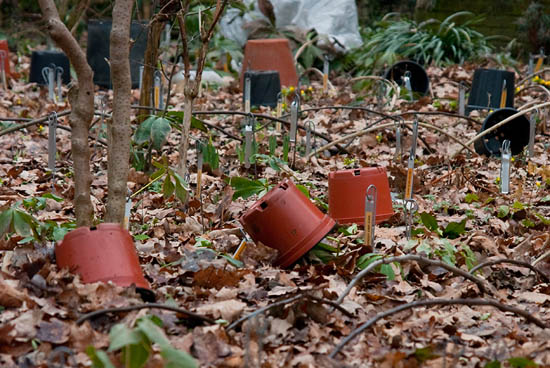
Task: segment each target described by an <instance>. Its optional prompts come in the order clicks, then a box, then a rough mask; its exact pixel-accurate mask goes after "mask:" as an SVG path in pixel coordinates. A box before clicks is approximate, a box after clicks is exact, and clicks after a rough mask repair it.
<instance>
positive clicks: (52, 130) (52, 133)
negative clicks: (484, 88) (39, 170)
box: [48, 111, 57, 188]
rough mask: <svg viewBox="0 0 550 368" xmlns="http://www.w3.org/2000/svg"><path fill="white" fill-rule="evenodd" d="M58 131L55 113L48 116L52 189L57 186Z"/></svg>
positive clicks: (49, 166) (49, 164) (49, 167)
mask: <svg viewBox="0 0 550 368" xmlns="http://www.w3.org/2000/svg"><path fill="white" fill-rule="evenodd" d="M56 129H57V112H55V111H53V112H51V113H50V115H49V116H48V170H49V171H50V172H51V173H52V188H53V187H54V184H55V156H56V153H57V147H56V142H55V141H56Z"/></svg>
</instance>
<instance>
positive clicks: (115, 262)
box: [55, 224, 150, 295]
mask: <svg viewBox="0 0 550 368" xmlns="http://www.w3.org/2000/svg"><path fill="white" fill-rule="evenodd" d="M55 257H56V260H57V265H58V266H59V267H60V268H64V267H68V268H69V269H71V270H72V271H74V272H76V273H78V274H79V275H80V277H81V278H82V282H85V283H91V282H97V281H102V282H107V281H112V282H113V283H114V284H116V285H118V286H130V285H132V284H135V285H136V287H137V288H142V289H146V290H149V289H150V286H149V283H148V282H147V280H145V278H144V277H143V272H142V270H141V267H140V264H139V259H138V256H137V253H136V250H135V248H134V242H133V240H132V236H131V235H130V233H129V232H128V230H125V229H123V228H122V227H121V226H120V225H119V224H100V225H99V226H97V229H90V228H87V227H79V228H78V229H76V230H73V231H71V232H70V233H68V234H67V235H65V238H63V241H61V242H60V243H59V244H57V246H56V247H55ZM142 295H143V294H142Z"/></svg>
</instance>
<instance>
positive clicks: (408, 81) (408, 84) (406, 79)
mask: <svg viewBox="0 0 550 368" xmlns="http://www.w3.org/2000/svg"><path fill="white" fill-rule="evenodd" d="M402 78H403V82H404V83H405V88H406V89H407V91H408V92H409V97H410V98H411V101H413V100H414V96H413V90H412V85H411V72H410V71H408V70H407V71H406V72H405V74H404V75H403V77H402Z"/></svg>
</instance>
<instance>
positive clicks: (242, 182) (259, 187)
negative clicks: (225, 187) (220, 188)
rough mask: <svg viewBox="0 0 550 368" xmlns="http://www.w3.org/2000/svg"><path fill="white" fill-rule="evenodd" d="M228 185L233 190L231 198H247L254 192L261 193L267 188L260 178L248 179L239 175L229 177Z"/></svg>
mask: <svg viewBox="0 0 550 368" xmlns="http://www.w3.org/2000/svg"><path fill="white" fill-rule="evenodd" d="M229 185H231V187H232V188H233V189H234V190H235V193H233V200H235V199H237V198H242V199H247V198H248V197H251V196H253V195H254V194H261V193H262V192H263V191H265V190H266V189H267V188H266V185H265V184H264V183H262V182H261V181H260V180H250V179H247V178H243V177H240V176H236V177H232V178H230V179H229Z"/></svg>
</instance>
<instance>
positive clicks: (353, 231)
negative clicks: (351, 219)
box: [338, 224, 357, 236]
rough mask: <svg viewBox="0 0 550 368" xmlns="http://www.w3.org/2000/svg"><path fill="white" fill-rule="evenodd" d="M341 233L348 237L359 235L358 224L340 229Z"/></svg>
mask: <svg viewBox="0 0 550 368" xmlns="http://www.w3.org/2000/svg"><path fill="white" fill-rule="evenodd" d="M338 232H339V233H342V234H344V235H346V236H350V235H355V234H357V224H352V225H350V226H348V227H341V228H339V229H338Z"/></svg>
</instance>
